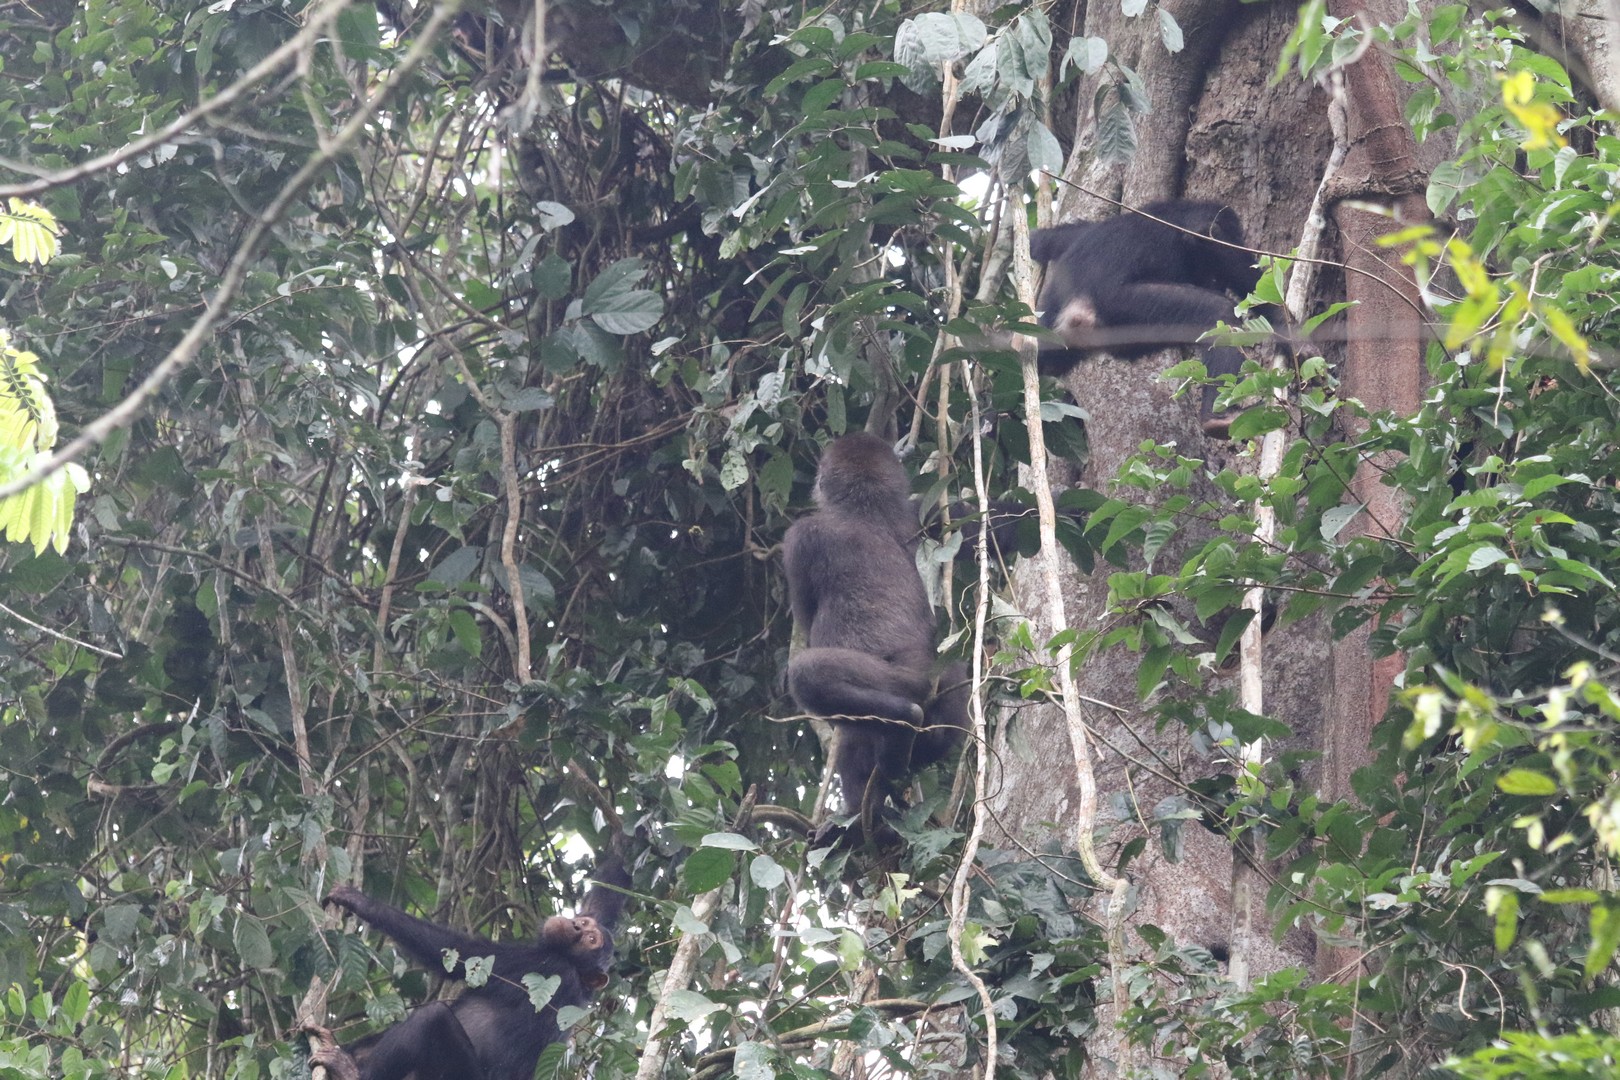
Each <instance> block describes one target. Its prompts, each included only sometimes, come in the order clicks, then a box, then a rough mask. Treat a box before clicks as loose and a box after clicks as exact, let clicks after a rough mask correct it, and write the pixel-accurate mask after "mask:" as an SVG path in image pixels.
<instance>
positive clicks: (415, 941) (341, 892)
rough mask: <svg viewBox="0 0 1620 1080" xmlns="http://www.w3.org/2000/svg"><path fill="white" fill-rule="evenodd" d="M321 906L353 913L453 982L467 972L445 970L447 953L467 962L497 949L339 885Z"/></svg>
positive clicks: (485, 939) (462, 970) (479, 939)
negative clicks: (339, 908) (335, 906)
mask: <svg viewBox="0 0 1620 1080" xmlns="http://www.w3.org/2000/svg"><path fill="white" fill-rule="evenodd" d="M322 903H326V904H336V905H338V906H339V907H341V908H345V909H347V910H349V911H352V912H354V914H355V915H357V916H359V917H360V918H361V919H362V920H364V921H365V922H367V923H370V924H371V925H372V926H374V927H376V928H377V929H378V930H381V931H382V932H383V933H385V934H387V935H388V936H389V937H391V938H393V939H394V942H395V944H397V945H398V946H399V947H400V948H401V949H403V950H404V951H405V952H406V954H407V955H409V956H410V957H411V958H412V959H413V960H415V961H416V962H417V963H420V964H424V965H426V966H427V967H428V968H429V969H431V970H432V971H434V972H436V973H444V974H446V975H447V976H448V977H449V978H452V979H464V978H466V977H467V973H466V969H465V968H464V967H463V966H462V965H461V964H457V965H456V968H455V970H454V971H450V972H445V970H444V955H443V954H444V950H446V949H455V950H456V951H457V952H458V953H460V954H461V958H462V959H463V960H466V959H467V958H468V957H470V956H490V955H492V954H494V953H496V952H497V951H499V950H498V947H497V946H496V944H495V943H494V942H493V941H490V940H489V939H488V938H481V937H478V936H477V935H475V934H464V933H462V932H461V931H459V930H451V929H449V928H448V927H444V926H440V925H439V924H437V923H431V922H428V921H427V920H426V919H418V918H417V917H416V916H415V915H407V914H406V913H405V912H403V911H401V910H399V908H397V907H393V906H392V905H390V904H385V903H383V902H382V901H381V900H373V899H372V898H371V897H369V896H367V895H366V894H365V893H363V892H361V891H360V890H359V889H355V888H351V887H350V886H348V885H339V886H338V887H337V888H335V889H333V890H332V891H331V893H329V894H328V895H327V897H326V899H325V900H324V901H322Z"/></svg>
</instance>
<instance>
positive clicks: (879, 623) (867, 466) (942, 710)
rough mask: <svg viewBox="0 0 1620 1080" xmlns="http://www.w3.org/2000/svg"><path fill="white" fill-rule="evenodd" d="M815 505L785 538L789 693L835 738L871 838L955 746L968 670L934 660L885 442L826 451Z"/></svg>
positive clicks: (852, 442)
mask: <svg viewBox="0 0 1620 1080" xmlns="http://www.w3.org/2000/svg"><path fill="white" fill-rule="evenodd" d="M815 498H816V510H815V511H814V512H813V513H811V514H809V515H808V516H806V517H802V518H800V519H799V520H798V521H795V522H794V523H793V525H792V527H791V528H789V529H788V532H787V540H786V552H785V556H786V558H785V561H786V563H787V576H788V596H789V599H790V600H791V602H792V604H793V622H794V625H795V626H796V627H798V628H800V629H801V630H802V631H803V632H804V647H803V648H801V649H799V651H798V652H796V653H795V654H794V655H793V657H792V659H791V660H789V661H788V688H789V689H790V690H791V691H792V692H793V698H794V700H795V701H797V702H798V703H799V707H800V708H801V709H803V710H804V711H805V712H807V713H810V714H812V715H815V716H821V717H826V718H827V719H828V720H829V721H831V722H832V725H833V727H834V728H835V729H836V730H837V731H838V757H837V760H836V762H835V763H834V765H835V768H836V770H837V772H838V782H839V785H840V786H841V787H842V788H843V791H844V802H845V804H846V806H847V808H848V809H849V810H851V811H857V810H858V811H859V812H860V815H861V827H862V831H863V833H864V834H865V835H868V836H870V835H872V831H871V826H872V824H873V822H874V821H875V820H876V819H877V818H878V817H879V816H880V815H881V813H882V810H883V806H884V801H885V800H886V799H887V798H889V797H890V796H891V795H895V796H898V794H899V787H900V784H901V783H902V782H903V781H904V779H905V777H906V776H907V774H908V773H909V772H910V771H911V770H912V769H914V768H919V767H921V766H924V765H928V764H931V763H932V762H935V761H939V760H940V759H941V758H943V757H945V756H946V755H947V754H949V753H950V752H951V751H952V750H953V749H954V748H955V747H956V746H957V744H958V743H959V742H960V741H961V738H962V733H963V731H964V730H966V728H967V724H968V717H967V706H968V693H969V687H968V672H967V666H966V665H965V664H961V663H953V664H948V665H945V666H944V668H943V670H940V667H939V664H938V662H937V656H936V650H935V638H934V613H933V611H932V610H931V609H930V608H929V606H928V594H927V592H926V591H925V590H924V588H923V583H922V578H921V577H920V576H919V575H918V573H917V564H916V562H915V556H914V552H915V549H916V544H917V535H918V531H917V510H916V506H915V504H914V503H913V502H912V499H911V486H910V483H909V482H908V481H907V479H906V472H905V469H903V468H901V466H900V462H899V461H898V460H896V458H895V456H894V451H893V449H892V448H891V447H890V446H889V444H888V443H886V442H885V441H883V440H882V439H880V438H878V437H877V436H875V435H870V434H867V433H865V432H860V433H856V434H853V435H845V436H844V437H843V438H841V439H838V440H836V441H834V442H833V443H831V444H830V445H829V446H828V447H827V449H826V450H825V451H823V452H822V455H821V463H820V465H819V467H818V468H817V470H816V489H815ZM936 674H937V675H938V678H937V680H936V678H935V676H936Z"/></svg>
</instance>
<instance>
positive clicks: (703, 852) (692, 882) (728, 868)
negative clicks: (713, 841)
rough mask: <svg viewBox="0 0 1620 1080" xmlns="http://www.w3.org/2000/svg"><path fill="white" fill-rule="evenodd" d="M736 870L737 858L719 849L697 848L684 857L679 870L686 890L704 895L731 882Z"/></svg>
mask: <svg viewBox="0 0 1620 1080" xmlns="http://www.w3.org/2000/svg"><path fill="white" fill-rule="evenodd" d="M736 870H737V856H735V855H733V854H732V853H731V852H730V851H722V850H720V849H719V848H708V847H706V848H699V849H698V850H696V851H694V852H692V854H690V855H688V856H687V857H686V862H685V863H684V864H683V866H682V869H681V874H682V877H683V878H684V879H685V881H686V887H687V889H688V890H689V891H690V892H692V893H694V894H695V893H705V892H708V891H709V890H710V889H717V888H719V887H720V886H721V885H724V884H725V883H726V882H727V881H730V880H731V875H732V874H733V873H735V872H736Z"/></svg>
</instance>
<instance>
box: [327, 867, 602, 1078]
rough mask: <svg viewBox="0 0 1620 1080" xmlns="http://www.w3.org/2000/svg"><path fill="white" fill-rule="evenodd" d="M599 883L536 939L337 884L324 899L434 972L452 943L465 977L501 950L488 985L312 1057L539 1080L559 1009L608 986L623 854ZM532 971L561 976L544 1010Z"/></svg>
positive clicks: (352, 1065) (406, 1070) (413, 1074)
mask: <svg viewBox="0 0 1620 1080" xmlns="http://www.w3.org/2000/svg"><path fill="white" fill-rule="evenodd" d="M596 880H597V881H598V882H600V883H601V884H598V885H593V886H592V887H591V891H590V892H589V893H587V894H586V895H585V903H584V906H583V907H582V908H581V909H580V913H579V915H578V916H576V917H575V918H572V919H568V918H564V917H563V916H561V915H553V916H552V917H551V918H549V919H547V920H546V921H545V923H544V925H542V926H541V927H540V940H539V941H537V942H535V943H534V944H532V945H526V944H514V943H512V942H500V941H489V940H487V939H485V938H481V937H478V936H476V935H474V934H464V933H462V932H460V931H458V930H450V929H447V928H446V927H442V926H439V925H438V924H436V923H431V922H428V921H427V920H426V919H418V918H417V917H416V916H414V915H407V914H406V913H405V912H403V911H401V910H399V909H398V908H396V907H391V906H389V905H388V904H385V903H383V902H381V901H380V900H373V899H371V898H370V897H369V896H367V895H365V894H364V893H362V892H360V890H358V889H353V888H350V887H349V886H347V885H340V886H338V887H337V888H335V889H333V890H332V892H331V894H330V895H329V896H327V898H326V899H325V900H324V901H323V903H327V904H336V905H338V906H339V907H342V908H345V909H347V910H349V911H352V912H353V913H354V914H355V915H357V916H359V917H360V918H361V919H363V920H364V921H366V922H368V923H370V924H371V925H372V926H374V927H376V928H377V929H378V930H381V931H382V932H383V933H385V934H387V935H388V936H389V937H391V938H393V939H394V941H395V942H396V943H397V944H398V945H399V946H400V948H401V949H403V950H404V951H405V952H406V954H407V955H409V956H410V957H412V958H413V959H415V960H417V961H418V962H420V963H422V964H425V965H427V966H428V967H429V968H431V969H432V970H434V971H435V972H443V971H444V956H443V953H444V950H446V949H454V950H456V952H457V953H458V954H459V955H458V958H457V962H456V966H455V967H454V969H453V970H451V971H450V972H449V975H448V977H449V978H452V979H465V978H466V977H467V969H466V962H467V961H468V960H469V959H470V958H472V957H479V956H493V957H494V967H493V970H492V971H491V973H490V976H489V981H488V982H486V983H484V985H483V986H479V987H474V988H471V989H469V990H467V991H466V993H464V994H462V995H461V996H460V997H458V998H456V999H455V1000H453V1001H435V1002H430V1003H429V1004H427V1005H423V1006H421V1007H420V1008H418V1009H416V1010H415V1011H413V1012H412V1013H411V1015H410V1016H408V1017H406V1018H405V1019H404V1020H402V1021H400V1022H399V1023H397V1024H395V1025H394V1026H393V1027H391V1028H389V1029H387V1030H386V1031H382V1032H378V1033H377V1034H375V1035H370V1036H368V1037H366V1038H364V1039H361V1040H360V1041H359V1042H357V1043H355V1044H354V1045H352V1046H350V1047H348V1048H347V1049H346V1050H345V1049H342V1048H338V1047H329V1048H322V1049H320V1050H317V1051H316V1052H315V1053H313V1054H311V1055H310V1059H309V1060H310V1064H311V1065H312V1066H314V1065H324V1066H325V1067H326V1069H327V1072H328V1073H329V1074H330V1076H331V1077H332V1078H334V1080H403V1078H405V1077H410V1078H411V1080H531V1078H532V1077H533V1076H534V1067H535V1063H536V1062H538V1061H539V1060H540V1051H542V1050H544V1049H545V1048H546V1047H547V1046H550V1045H551V1044H552V1043H554V1042H556V1041H557V1040H558V1039H559V1038H561V1033H560V1032H559V1030H558V1028H557V1010H558V1009H559V1008H560V1007H562V1006H564V1005H574V1006H583V1005H584V1004H586V1003H587V1002H588V1001H590V999H591V995H593V994H594V993H595V992H596V991H598V990H600V989H601V988H602V987H603V986H605V985H607V981H608V976H607V972H608V967H609V965H611V964H612V963H613V928H614V926H615V925H617V923H618V921H619V913H620V912H621V911H622V910H623V909H624V901H625V896H624V894H623V893H621V892H616V891H614V890H613V889H610V888H604V885H612V886H618V887H619V888H628V887H629V885H630V876H629V875H628V874H627V873H625V870H624V864H623V863H622V862H621V861H620V860H619V859H618V858H617V856H610V857H609V858H608V859H606V860H605V861H604V862H603V863H602V865H601V866H599V867H598V868H597V871H596ZM529 974H539V975H555V976H557V977H558V978H559V979H561V980H562V981H561V983H560V984H559V985H558V986H557V989H556V992H555V993H553V994H552V996H551V1000H550V1002H549V1003H547V1004H546V1005H545V1006H544V1007H543V1008H542V1009H540V1010H539V1011H538V1012H537V1011H535V1008H534V1004H533V1002H532V1001H531V1000H530V999H529V990H528V988H527V987H525V986H524V985H523V976H525V975H529Z"/></svg>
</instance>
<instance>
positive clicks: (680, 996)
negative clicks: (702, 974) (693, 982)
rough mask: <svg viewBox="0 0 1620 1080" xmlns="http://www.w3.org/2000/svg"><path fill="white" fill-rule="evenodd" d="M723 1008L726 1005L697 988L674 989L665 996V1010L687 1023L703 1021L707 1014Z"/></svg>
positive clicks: (676, 1018) (672, 1016)
mask: <svg viewBox="0 0 1620 1080" xmlns="http://www.w3.org/2000/svg"><path fill="white" fill-rule="evenodd" d="M723 1008H725V1006H723V1005H721V1004H719V1003H717V1002H714V1001H710V1000H709V999H708V998H706V997H704V996H703V995H702V994H700V993H698V992H697V991H696V990H672V991H670V993H669V995H668V996H667V997H665V998H664V1012H665V1013H666V1014H667V1015H668V1016H670V1017H671V1018H672V1019H675V1020H679V1021H680V1022H681V1023H683V1024H687V1025H693V1024H698V1023H701V1022H702V1020H703V1018H704V1017H705V1016H708V1015H709V1014H710V1013H715V1012H719V1011H720V1010H721V1009H723Z"/></svg>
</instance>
